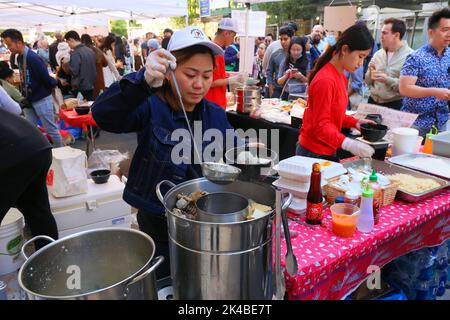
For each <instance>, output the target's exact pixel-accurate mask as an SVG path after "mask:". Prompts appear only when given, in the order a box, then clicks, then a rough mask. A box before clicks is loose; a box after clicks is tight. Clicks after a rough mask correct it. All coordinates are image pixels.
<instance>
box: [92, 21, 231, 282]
mask: <svg viewBox="0 0 450 320" xmlns="http://www.w3.org/2000/svg"><path fill="white" fill-rule="evenodd" d="M167 49H168V51H167V50H165V49H159V50H156V51H154V52H152V53H151V54H150V55H149V57H148V58H147V62H146V66H145V68H143V69H141V70H140V71H139V72H137V73H132V74H129V75H127V76H126V77H124V78H123V79H122V80H121V81H120V82H116V83H114V84H113V85H111V87H110V88H109V89H108V90H107V91H106V92H104V93H103V94H102V95H101V96H100V97H99V98H98V99H97V101H96V102H95V103H94V105H93V107H92V114H93V117H94V119H95V121H96V122H97V124H98V125H99V127H100V128H101V129H103V130H106V131H109V132H115V133H128V132H137V138H138V146H137V149H136V152H135V154H134V157H133V160H132V163H131V167H130V171H129V176H128V182H127V185H126V188H125V191H124V195H123V198H124V200H125V201H126V202H128V203H129V204H130V205H132V206H133V207H135V208H137V209H138V214H137V218H138V223H139V227H140V229H141V230H142V231H144V232H145V233H147V234H148V235H150V236H151V237H152V238H153V240H154V241H155V244H156V253H155V254H156V255H161V254H162V255H164V256H165V258H166V259H165V261H164V263H163V266H162V267H160V268H158V270H157V278H163V277H166V276H169V275H170V268H169V265H170V264H169V250H168V239H167V236H168V234H167V223H166V218H165V215H164V212H165V209H164V207H163V205H162V204H161V203H160V201H159V200H158V198H157V196H156V193H155V186H156V185H157V184H158V183H159V182H160V181H162V180H170V181H172V182H173V183H175V184H179V183H182V182H184V181H187V180H190V179H194V178H198V177H201V176H202V173H201V168H200V165H199V164H198V161H197V162H196V164H190V163H194V161H190V160H191V159H193V154H194V153H193V148H190V147H191V146H192V142H191V139H190V136H189V135H188V136H187V138H186V139H185V138H184V137H185V136H186V134H187V133H188V131H187V124H186V120H185V117H184V114H183V111H182V109H181V106H180V105H179V102H178V98H177V94H176V91H175V87H174V85H173V82H172V81H171V76H170V75H169V73H168V66H169V63H170V64H175V63H176V69H175V75H176V78H177V82H178V85H179V87H180V91H181V95H182V100H183V104H184V106H185V108H186V111H187V114H188V118H189V121H191V124H192V127H193V128H194V129H193V130H194V132H196V131H197V132H202V133H203V134H204V133H205V131H207V130H208V129H216V132H220V134H221V136H222V137H223V144H221V145H220V146H221V148H216V149H219V150H218V152H216V153H217V154H216V156H219V158H220V157H221V156H222V153H223V149H224V148H223V146H224V145H225V143H226V140H227V135H228V137H231V138H232V139H234V129H233V128H232V127H231V125H230V124H229V122H228V120H227V116H226V114H225V111H224V110H223V109H222V108H221V107H219V106H218V105H216V104H214V103H212V102H209V101H207V100H205V99H203V97H204V96H205V95H206V93H207V92H208V90H209V88H210V86H211V83H212V80H213V70H214V67H215V59H214V55H223V50H222V49H221V48H220V47H219V46H217V45H216V44H214V43H213V42H211V41H210V40H209V39H208V37H207V36H206V35H205V34H204V33H203V32H202V30H200V29H198V28H196V27H187V28H185V29H182V30H179V31H177V32H175V33H174V34H173V36H172V38H171V40H170V43H169V45H168V48H167ZM169 51H170V52H169ZM194 121H195V126H194V125H193V122H194ZM198 128H201V131H199V129H198ZM177 129H182V131H181V132H182V134H183V138H182V139H181V141H179V138H178V139H176V138H174V136H175V135H177V133H179V132H180V131H177V132H175V130H177ZM227 129H228V131H227ZM174 132H175V135H174V136H172V134H173V133H174ZM186 140H187V144H186ZM205 140H208V139H207V138H206V137H205ZM233 141H234V140H233ZM215 143H216V144H217V142H215ZM209 144H211V142H210V141H206V142H205V141H203V142H202V147H203V150H205V147H206V146H207V145H209ZM186 145H187V146H188V147H189V152H184V153H183V154H182V156H181V157H180V152H179V150H180V147H182V146H186ZM185 153H188V154H185ZM213 156H214V152H213ZM203 157H204V161H210V160H211V159H205V157H206V150H205V154H204V155H203ZM215 160H217V158H215ZM166 191H168V190H167V189H166V190H164V188H162V192H163V194H164V193H165V192H166Z"/></svg>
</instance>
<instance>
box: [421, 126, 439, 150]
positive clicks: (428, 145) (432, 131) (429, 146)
mask: <svg viewBox="0 0 450 320" xmlns="http://www.w3.org/2000/svg"><path fill="white" fill-rule="evenodd" d="M436 129H437V128H436ZM435 134H436V131H435V126H433V127H431V129H430V132H428V133H427V134H426V135H425V143H424V146H423V149H422V152H423V153H428V154H432V153H433V141H432V140H431V139H430V138H431V137H432V136H434V135H435Z"/></svg>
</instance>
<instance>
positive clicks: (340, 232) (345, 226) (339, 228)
mask: <svg viewBox="0 0 450 320" xmlns="http://www.w3.org/2000/svg"><path fill="white" fill-rule="evenodd" d="M332 225H333V233H334V234H335V235H337V236H338V237H342V238H348V237H351V236H353V235H354V234H355V231H356V223H355V222H351V221H348V223H345V221H332Z"/></svg>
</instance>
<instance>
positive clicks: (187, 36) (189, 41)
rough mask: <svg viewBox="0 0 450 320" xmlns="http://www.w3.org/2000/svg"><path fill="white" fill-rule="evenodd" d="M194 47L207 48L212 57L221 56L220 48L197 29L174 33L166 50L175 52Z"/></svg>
mask: <svg viewBox="0 0 450 320" xmlns="http://www.w3.org/2000/svg"><path fill="white" fill-rule="evenodd" d="M195 45H201V46H205V47H208V48H210V49H211V50H212V52H213V54H214V55H218V56H223V50H222V48H221V47H220V46H218V45H217V44H215V43H214V42H212V41H211V40H209V38H208V36H207V35H206V34H205V33H204V32H203V31H202V30H201V29H200V28H198V27H186V28H184V29H180V30H177V31H175V32H174V33H173V35H172V37H171V38H170V41H169V44H168V45H167V50H168V51H177V50H181V49H184V48H188V47H192V46H195Z"/></svg>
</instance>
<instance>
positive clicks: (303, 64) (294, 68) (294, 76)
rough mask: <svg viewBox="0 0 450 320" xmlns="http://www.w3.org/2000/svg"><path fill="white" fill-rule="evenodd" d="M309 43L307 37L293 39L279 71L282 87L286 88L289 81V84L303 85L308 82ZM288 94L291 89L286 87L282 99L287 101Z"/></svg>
mask: <svg viewBox="0 0 450 320" xmlns="http://www.w3.org/2000/svg"><path fill="white" fill-rule="evenodd" d="M307 41H308V39H307V38H306V37H293V38H292V39H291V43H290V44H289V49H288V53H287V56H286V59H284V61H283V62H282V63H281V64H280V69H279V70H278V79H277V83H278V84H279V85H280V86H285V85H286V82H287V81H289V84H295V83H296V84H302V83H307V82H308V78H307V72H308V57H307V56H306V43H307ZM296 93H303V92H296ZM288 94H289V87H288V86H286V88H285V90H284V94H283V97H281V99H284V100H286V99H287V98H288Z"/></svg>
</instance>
